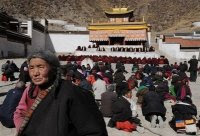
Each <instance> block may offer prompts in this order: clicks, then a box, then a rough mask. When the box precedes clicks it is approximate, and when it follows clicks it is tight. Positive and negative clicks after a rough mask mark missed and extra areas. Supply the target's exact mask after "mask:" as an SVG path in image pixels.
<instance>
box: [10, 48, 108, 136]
mask: <svg viewBox="0 0 200 136" xmlns="http://www.w3.org/2000/svg"><path fill="white" fill-rule="evenodd" d="M28 65H29V67H28V69H29V75H30V78H31V83H30V85H29V86H28V87H27V88H26V89H25V91H24V93H23V96H22V98H21V100H20V102H19V105H18V107H17V109H16V111H15V113H14V123H15V126H16V129H17V134H16V135H17V136H107V135H108V134H107V130H106V126H105V122H104V120H103V116H102V114H101V112H100V111H99V109H98V107H97V105H96V103H95V101H94V97H93V95H92V93H91V92H89V91H83V90H82V89H81V88H80V87H78V86H77V85H74V84H73V83H71V82H70V81H65V80H62V79H61V70H60V63H59V60H58V58H57V57H56V56H55V55H54V54H53V53H52V52H50V51H40V52H36V53H34V54H33V55H31V56H30V57H28Z"/></svg>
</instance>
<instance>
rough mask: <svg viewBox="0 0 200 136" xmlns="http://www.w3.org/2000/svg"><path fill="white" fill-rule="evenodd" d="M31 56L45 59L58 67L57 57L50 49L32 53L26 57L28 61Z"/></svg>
mask: <svg viewBox="0 0 200 136" xmlns="http://www.w3.org/2000/svg"><path fill="white" fill-rule="evenodd" d="M33 58H41V59H43V60H45V61H46V62H47V63H48V64H49V65H50V66H52V67H55V68H57V67H60V62H59V59H58V58H57V57H56V55H54V54H53V53H52V52H51V51H48V50H47V51H39V52H36V53H33V54H32V55H31V56H29V57H28V62H30V60H31V59H33Z"/></svg>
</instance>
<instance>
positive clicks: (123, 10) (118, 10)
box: [105, 8, 133, 15]
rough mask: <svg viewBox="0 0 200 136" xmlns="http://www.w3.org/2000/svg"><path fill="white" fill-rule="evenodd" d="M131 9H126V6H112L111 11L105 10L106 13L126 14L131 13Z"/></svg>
mask: <svg viewBox="0 0 200 136" xmlns="http://www.w3.org/2000/svg"><path fill="white" fill-rule="evenodd" d="M132 12H133V10H128V8H112V11H105V13H106V14H111V15H114V14H128V13H132Z"/></svg>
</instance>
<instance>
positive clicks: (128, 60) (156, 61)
mask: <svg viewBox="0 0 200 136" xmlns="http://www.w3.org/2000/svg"><path fill="white" fill-rule="evenodd" d="M58 58H59V59H60V60H61V61H82V60H83V59H85V58H90V59H92V60H93V61H94V62H98V61H103V62H109V63H116V62H117V61H121V62H123V63H124V64H134V63H137V64H168V63H169V62H168V59H167V58H165V57H160V58H146V57H144V58H136V57H134V58H131V57H112V56H97V55H93V56H92V55H85V56H72V55H68V56H65V55H62V56H61V55H60V56H58Z"/></svg>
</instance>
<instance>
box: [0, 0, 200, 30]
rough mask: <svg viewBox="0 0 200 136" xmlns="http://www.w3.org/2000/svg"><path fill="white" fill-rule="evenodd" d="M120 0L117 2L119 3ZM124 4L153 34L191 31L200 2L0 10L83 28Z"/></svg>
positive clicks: (151, 0) (91, 1)
mask: <svg viewBox="0 0 200 136" xmlns="http://www.w3.org/2000/svg"><path fill="white" fill-rule="evenodd" d="M120 1H121V2H120ZM114 5H125V6H128V7H129V9H133V10H134V18H135V20H141V19H142V17H143V16H144V17H145V20H146V21H147V22H148V23H149V24H151V25H152V29H153V31H155V32H173V31H181V30H184V31H192V30H196V29H198V28H193V27H192V22H194V21H200V0H72V1H66V0H20V1H19V0H1V1H0V9H2V10H3V11H6V12H7V13H8V14H9V15H13V16H14V17H16V18H18V19H27V18H31V17H33V18H35V19H40V18H47V19H61V20H65V21H67V22H69V23H75V24H78V25H81V26H87V25H88V23H90V22H91V20H92V19H94V20H95V21H97V20H99V21H104V20H106V16H105V15H104V12H103V11H104V10H107V9H109V8H111V7H114Z"/></svg>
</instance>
